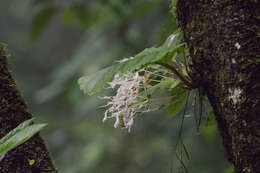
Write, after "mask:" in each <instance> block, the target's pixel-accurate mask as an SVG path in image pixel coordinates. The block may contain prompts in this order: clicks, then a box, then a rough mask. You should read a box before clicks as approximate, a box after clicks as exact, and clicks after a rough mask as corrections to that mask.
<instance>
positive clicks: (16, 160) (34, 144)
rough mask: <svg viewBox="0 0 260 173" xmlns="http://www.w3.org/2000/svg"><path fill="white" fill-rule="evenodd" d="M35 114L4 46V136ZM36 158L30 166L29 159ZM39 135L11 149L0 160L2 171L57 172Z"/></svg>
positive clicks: (0, 61) (0, 109) (0, 130)
mask: <svg viewBox="0 0 260 173" xmlns="http://www.w3.org/2000/svg"><path fill="white" fill-rule="evenodd" d="M31 117H32V115H31V114H30V113H29V112H28V111H27V107H26V104H25V101H24V99H23V97H22V95H21V94H20V92H19V91H18V89H17V87H16V84H15V81H14V79H13V78H12V76H11V74H10V71H9V69H8V64H7V57H6V54H5V47H4V46H3V45H0V138H2V137H3V136H5V135H6V134H7V133H8V132H9V131H11V130H12V129H14V128H15V127H16V126H18V125H19V124H20V123H22V122H23V121H25V120H27V119H30V118H31ZM30 160H34V164H32V165H30V164H29V161H30ZM56 172H57V171H56V169H55V167H54V166H53V163H52V161H51V158H50V154H49V152H48V150H47V148H46V146H45V144H44V141H43V139H42V138H41V137H40V135H39V134H36V135H35V136H33V137H32V138H31V139H30V140H28V141H27V142H25V143H24V144H22V145H20V146H18V147H17V148H15V149H13V150H11V151H9V152H8V153H7V154H6V155H5V156H4V158H3V159H1V161H0V173H56Z"/></svg>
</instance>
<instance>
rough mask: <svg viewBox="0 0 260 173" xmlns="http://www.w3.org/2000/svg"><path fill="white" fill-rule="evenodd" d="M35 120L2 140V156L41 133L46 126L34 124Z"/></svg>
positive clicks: (0, 143)
mask: <svg viewBox="0 0 260 173" xmlns="http://www.w3.org/2000/svg"><path fill="white" fill-rule="evenodd" d="M32 121H33V119H30V120H27V121H25V122H23V123H21V124H20V125H19V126H17V127H16V128H15V129H13V130H12V131H11V132H9V133H8V134H7V135H6V136H4V137H3V138H2V139H1V140H0V156H3V155H5V154H6V153H7V152H8V151H10V150H12V149H13V148H15V147H17V146H19V145H21V144H23V143H24V142H26V141H27V140H28V139H30V138H31V137H32V136H33V135H34V134H36V133H37V132H39V131H40V130H41V129H42V128H43V127H45V126H46V124H32V125H30V124H31V123H32Z"/></svg>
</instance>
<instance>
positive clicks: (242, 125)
mask: <svg viewBox="0 0 260 173" xmlns="http://www.w3.org/2000/svg"><path fill="white" fill-rule="evenodd" d="M177 15H178V22H179V25H180V27H181V29H182V30H183V32H184V37H185V41H186V42H187V43H188V46H189V50H190V54H191V56H192V62H193V64H192V65H191V68H192V71H193V74H194V78H193V80H195V81H197V82H196V83H197V84H198V87H200V88H201V89H202V90H203V91H204V93H205V95H206V96H207V97H208V98H209V101H210V103H211V105H212V107H213V109H214V113H215V116H216V120H217V122H218V128H219V131H220V134H221V136H222V138H223V144H224V146H225V149H226V152H227V158H228V160H229V161H230V162H232V163H233V164H234V167H235V172H236V173H260V20H259V17H260V5H259V1H258V0H179V1H178V3H177Z"/></svg>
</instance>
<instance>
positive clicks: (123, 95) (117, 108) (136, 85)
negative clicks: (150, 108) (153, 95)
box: [103, 72, 148, 132]
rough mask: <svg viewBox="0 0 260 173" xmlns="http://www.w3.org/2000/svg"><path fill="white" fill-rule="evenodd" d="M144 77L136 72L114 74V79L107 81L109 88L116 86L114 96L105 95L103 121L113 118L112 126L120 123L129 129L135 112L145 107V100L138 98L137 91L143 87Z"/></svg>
mask: <svg viewBox="0 0 260 173" xmlns="http://www.w3.org/2000/svg"><path fill="white" fill-rule="evenodd" d="M144 83H145V77H144V76H140V75H139V73H138V72H136V73H135V74H134V73H128V74H122V75H121V76H120V75H119V74H116V75H115V76H114V80H113V81H112V82H109V83H108V84H109V86H110V88H112V89H114V88H116V87H117V92H116V95H115V96H105V97H103V99H107V100H108V103H107V104H106V105H105V106H104V107H108V109H107V110H106V111H105V116H104V119H103V122H104V121H106V120H107V119H108V118H115V119H116V121H115V123H114V127H115V128H117V127H118V126H119V125H122V128H123V129H127V130H128V132H130V131H131V127H132V126H133V123H134V117H135V116H136V114H137V113H139V112H142V110H143V109H144V108H146V107H147V102H148V101H147V100H145V99H140V96H139V92H140V90H141V89H142V88H143V87H144Z"/></svg>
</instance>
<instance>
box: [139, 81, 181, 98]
mask: <svg viewBox="0 0 260 173" xmlns="http://www.w3.org/2000/svg"><path fill="white" fill-rule="evenodd" d="M180 82H181V80H179V79H173V78H167V79H166V80H162V81H161V82H160V83H157V84H156V85H154V86H152V87H150V88H148V89H147V90H145V91H143V92H141V93H140V95H146V96H148V95H152V94H153V93H155V92H157V91H160V90H161V91H164V90H165V89H167V88H174V87H176V86H177V85H178V84H180Z"/></svg>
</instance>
